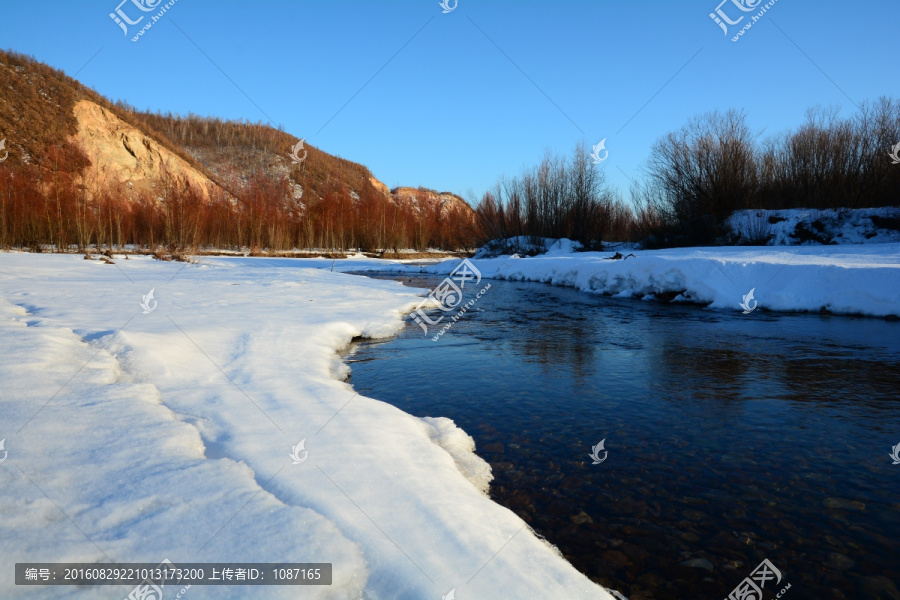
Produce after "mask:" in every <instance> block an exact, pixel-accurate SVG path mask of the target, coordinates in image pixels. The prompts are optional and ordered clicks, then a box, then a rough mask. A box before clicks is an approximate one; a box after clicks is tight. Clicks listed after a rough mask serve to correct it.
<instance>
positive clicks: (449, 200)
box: [391, 187, 474, 216]
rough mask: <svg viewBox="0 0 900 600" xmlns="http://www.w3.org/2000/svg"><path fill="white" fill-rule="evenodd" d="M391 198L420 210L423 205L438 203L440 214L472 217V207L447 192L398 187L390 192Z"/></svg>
mask: <svg viewBox="0 0 900 600" xmlns="http://www.w3.org/2000/svg"><path fill="white" fill-rule="evenodd" d="M391 196H392V197H393V198H394V202H396V203H398V204H407V205H414V206H415V205H417V206H418V207H419V208H420V209H421V208H422V205H423V204H430V203H431V202H440V206H441V214H443V215H447V214H449V213H454V212H456V213H461V214H464V215H467V216H468V215H472V214H473V212H474V211H473V210H472V207H471V206H469V203H468V202H466V201H465V200H463V199H462V198H460V197H459V196H457V195H456V194H451V193H449V192H436V191H434V190H429V189H426V188H411V187H398V188H394V189H392V190H391Z"/></svg>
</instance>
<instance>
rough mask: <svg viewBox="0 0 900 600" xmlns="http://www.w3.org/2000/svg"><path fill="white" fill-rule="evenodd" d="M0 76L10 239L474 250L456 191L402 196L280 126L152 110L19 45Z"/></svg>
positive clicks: (2, 60) (1, 62) (6, 241)
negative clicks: (112, 97)
mask: <svg viewBox="0 0 900 600" xmlns="http://www.w3.org/2000/svg"><path fill="white" fill-rule="evenodd" d="M0 84H2V85H3V86H4V88H5V89H7V90H11V93H7V94H5V95H4V97H3V98H2V100H0V102H2V104H0V106H2V111H0V139H5V146H6V150H7V151H8V155H7V158H6V160H5V161H3V163H2V168H3V169H5V170H7V171H8V172H9V175H10V176H9V177H8V178H0V195H2V200H0V202H2V206H0V209H2V215H3V219H2V221H0V245H3V246H4V247H11V246H16V247H21V246H32V247H39V246H40V245H42V244H52V245H55V246H56V247H57V248H60V249H63V248H70V247H72V246H75V247H78V248H85V247H88V246H92V245H98V246H99V245H103V244H114V245H123V244H135V245H141V246H151V247H152V246H156V245H158V244H166V245H169V246H173V247H178V248H190V247H203V246H214V247H217V248H238V247H250V248H270V249H275V250H283V249H292V248H314V247H315V248H329V249H331V248H336V249H345V248H362V249H365V250H376V249H385V248H395V249H396V248H403V247H415V248H418V249H424V248H427V247H442V248H447V249H458V248H461V247H466V246H471V245H472V241H471V240H472V238H473V226H474V213H473V211H472V209H471V207H469V205H468V204H466V203H465V202H464V201H463V200H462V199H461V198H459V197H458V196H454V195H452V194H437V193H436V192H432V191H430V190H428V191H427V193H419V192H418V191H415V193H412V194H410V193H408V192H407V190H410V188H399V189H400V190H403V191H402V192H401V193H400V194H399V195H394V194H392V193H391V192H390V191H389V190H388V188H387V186H385V185H384V184H383V183H381V182H380V181H378V179H376V178H375V177H374V175H373V174H372V173H371V172H370V171H369V170H368V169H367V168H366V167H365V166H363V165H360V164H358V163H354V162H351V161H348V160H345V159H343V158H339V157H337V156H333V155H331V154H328V153H327V152H324V151H322V150H320V149H318V148H315V147H313V146H310V145H308V144H303V147H302V150H299V151H298V157H299V158H301V159H302V160H300V161H297V160H293V159H292V158H291V156H290V152H291V150H292V148H293V147H296V144H297V143H298V142H299V141H300V140H299V139H298V138H296V137H295V136H292V135H290V134H288V133H286V132H284V131H280V130H278V129H275V128H273V127H270V126H267V125H264V124H261V123H249V122H243V121H239V122H235V121H223V120H221V119H217V118H215V117H200V116H196V115H188V116H185V117H182V116H177V115H172V114H165V115H163V114H154V113H147V112H141V111H138V110H136V109H134V108H133V107H131V106H129V105H128V104H126V103H124V102H118V103H112V102H110V101H109V100H108V99H106V98H104V97H103V96H101V95H100V94H98V93H96V92H95V91H93V90H91V89H89V88H87V87H86V86H84V85H82V84H81V83H79V82H78V81H76V80H75V79H73V78H71V77H68V76H67V75H65V74H64V73H63V72H62V71H59V70H57V69H53V68H52V67H49V66H47V65H45V64H43V63H40V62H38V61H36V60H34V59H32V58H29V57H27V56H24V55H21V54H18V53H15V52H2V51H0ZM449 197H452V199H450V200H449V201H448V200H447V198H449ZM448 202H449V203H448ZM438 205H439V208H438V209H435V206H438Z"/></svg>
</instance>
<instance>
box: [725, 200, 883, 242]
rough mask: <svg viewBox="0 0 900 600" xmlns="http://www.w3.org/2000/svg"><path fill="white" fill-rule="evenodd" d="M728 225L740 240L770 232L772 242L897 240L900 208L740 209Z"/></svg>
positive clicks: (765, 234) (750, 238)
mask: <svg viewBox="0 0 900 600" xmlns="http://www.w3.org/2000/svg"><path fill="white" fill-rule="evenodd" d="M879 225H880V226H879ZM726 226H727V227H728V229H729V230H730V231H731V232H732V235H733V236H734V238H735V239H736V240H737V241H743V242H747V241H751V242H752V241H755V239H754V238H759V237H760V236H762V237H766V236H767V235H768V236H771V239H770V240H769V241H768V243H767V245H769V246H786V245H794V244H823V243H826V244H886V243H898V242H900V209H898V208H895V207H884V208H860V209H822V210H820V209H788V210H738V211H735V212H734V213H733V214H732V215H731V217H729V219H728V220H727V221H726ZM798 226H799V227H800V228H799V229H798Z"/></svg>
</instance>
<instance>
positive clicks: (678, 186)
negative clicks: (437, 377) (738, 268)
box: [477, 98, 900, 247]
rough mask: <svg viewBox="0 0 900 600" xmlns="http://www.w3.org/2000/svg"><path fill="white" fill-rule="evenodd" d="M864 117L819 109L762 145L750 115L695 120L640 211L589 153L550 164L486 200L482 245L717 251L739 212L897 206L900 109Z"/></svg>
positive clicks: (669, 145) (649, 172)
mask: <svg viewBox="0 0 900 600" xmlns="http://www.w3.org/2000/svg"><path fill="white" fill-rule="evenodd" d="M858 108H859V110H857V111H855V112H854V113H853V114H852V115H851V116H848V117H844V118H842V117H840V115H839V113H840V111H839V109H837V108H821V107H817V108H813V109H810V110H809V111H808V113H807V119H806V121H805V122H804V123H803V124H802V125H801V126H800V127H799V128H797V129H796V130H794V131H790V132H787V133H784V134H781V135H777V136H774V137H770V138H767V139H764V140H762V141H760V139H759V138H760V136H759V134H757V133H754V132H753V131H752V130H751V128H750V126H749V125H748V123H747V116H746V114H745V113H743V112H741V111H736V110H730V111H728V112H725V113H721V112H711V113H707V114H704V115H701V116H699V117H695V118H693V119H691V120H690V121H688V123H687V124H685V125H684V126H683V127H681V128H680V129H678V130H677V131H674V132H671V133H668V134H666V135H665V136H663V137H662V138H660V139H659V140H658V141H657V142H656V143H655V144H654V145H653V147H652V148H651V151H650V158H649V159H648V160H647V162H646V164H645V166H644V173H643V175H644V177H643V178H642V179H641V180H640V181H639V182H637V183H635V184H634V185H633V187H632V189H631V204H630V205H628V204H625V203H623V202H622V201H621V200H619V198H618V196H617V194H616V192H614V191H612V190H610V189H609V187H608V186H607V185H606V183H605V179H604V176H603V171H602V170H601V168H600V167H597V166H595V165H592V164H591V162H590V160H589V158H588V156H587V154H586V150H585V148H584V147H583V146H579V147H577V148H576V150H575V152H574V153H573V155H572V157H571V158H561V157H554V156H547V157H545V158H544V160H543V161H542V162H541V163H540V165H538V166H537V167H535V168H533V169H531V170H528V171H526V172H525V173H524V174H523V175H521V176H520V177H517V178H514V179H512V180H504V181H501V182H500V183H498V184H497V185H496V187H495V188H494V189H493V190H491V191H489V192H488V193H486V194H485V195H484V196H483V198H482V200H481V202H480V204H479V206H478V208H477V212H478V216H479V221H480V225H481V227H482V231H481V234H482V238H481V239H482V240H483V241H487V240H492V239H497V238H505V237H512V236H520V235H524V236H534V237H554V238H557V237H568V238H570V239H573V240H576V241H579V242H581V243H582V244H584V245H585V246H586V247H598V246H599V245H600V244H601V243H602V241H604V240H615V241H642V242H644V244H645V246H647V247H663V246H678V245H691V244H713V243H716V242H717V241H718V240H721V239H722V235H723V234H724V230H723V224H724V221H725V220H726V219H727V218H728V216H729V215H731V214H732V213H733V212H734V211H735V210H742V209H767V210H775V209H788V208H874V207H881V206H897V205H898V204H900V166H898V165H895V164H892V161H891V158H890V157H889V152H890V150H891V148H892V147H893V146H894V145H895V144H897V143H900V100H897V99H890V98H880V99H879V100H877V101H875V102H864V103H863V104H861V105H860V106H859V107H858Z"/></svg>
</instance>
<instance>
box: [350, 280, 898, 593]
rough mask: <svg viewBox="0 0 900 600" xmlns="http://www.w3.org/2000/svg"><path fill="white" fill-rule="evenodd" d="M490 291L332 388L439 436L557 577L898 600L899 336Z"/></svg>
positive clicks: (851, 326)
mask: <svg viewBox="0 0 900 600" xmlns="http://www.w3.org/2000/svg"><path fill="white" fill-rule="evenodd" d="M385 278H390V279H401V278H400V277H399V276H391V277H385ZM440 279H441V278H423V277H416V278H413V279H412V280H410V278H409V277H403V278H402V279H401V280H402V281H404V282H408V283H409V284H410V285H415V286H416V287H425V288H431V287H433V286H434V285H436V284H437V283H438V282H439V281H440ZM485 283H487V282H486V281H485V282H482V285H481V286H479V287H482V286H483V285H484V284H485ZM490 283H491V286H492V287H491V289H490V290H489V291H488V292H487V293H486V295H485V296H484V297H482V298H481V299H480V300H479V301H478V303H477V304H476V306H475V309H474V311H470V312H468V313H467V314H465V315H464V316H463V318H462V319H461V320H460V321H458V322H457V323H456V324H454V326H453V328H452V329H451V330H450V331H449V332H448V333H446V334H445V335H444V336H443V337H442V338H441V339H440V340H439V341H437V342H434V341H432V340H431V338H430V337H423V332H422V330H421V329H420V328H419V327H418V326H416V325H415V324H413V323H409V324H408V326H407V327H406V329H405V331H404V332H403V333H402V334H401V335H400V337H399V338H398V339H394V340H391V341H389V342H381V343H373V342H362V343H359V344H358V345H357V346H356V347H355V349H354V350H353V352H352V356H349V357H348V358H347V360H348V362H349V363H350V365H351V367H352V371H353V373H352V383H353V385H354V386H355V388H356V389H357V390H359V391H360V392H361V393H363V394H365V395H367V396H371V397H374V398H378V399H380V400H384V401H385V402H389V403H391V404H393V405H395V406H397V407H398V408H400V409H402V410H404V411H406V412H408V413H411V414H413V415H417V416H433V417H438V416H440V417H449V418H451V419H453V420H454V421H455V422H456V424H457V425H459V426H460V427H462V428H463V429H464V430H465V431H466V432H468V433H469V434H470V435H471V436H472V437H473V438H474V439H475V442H476V445H477V450H476V451H477V453H478V455H479V456H481V457H482V458H484V459H485V460H487V461H488V462H489V463H490V464H491V466H492V467H493V472H494V481H493V482H492V484H491V497H492V498H494V499H495V500H496V501H497V502H499V503H500V504H503V505H504V506H506V507H508V508H510V509H511V510H513V511H514V512H516V513H517V514H518V515H519V516H520V517H522V519H524V520H525V521H526V522H527V523H528V524H529V525H530V526H531V527H532V528H534V529H535V530H536V531H537V532H538V533H540V534H541V535H543V536H545V537H546V538H547V539H548V540H549V541H550V542H551V543H553V544H554V545H556V546H557V547H558V548H559V549H560V550H561V551H562V552H563V554H564V555H565V556H566V557H567V558H568V559H569V560H570V561H571V562H572V564H574V565H575V567H576V568H578V569H579V570H580V571H582V572H583V573H585V574H587V575H588V576H589V577H590V578H591V579H593V580H594V581H597V582H599V583H601V584H602V585H604V586H607V587H610V588H613V589H617V590H619V591H621V592H622V593H624V594H625V595H626V596H628V597H629V598H630V599H631V600H645V599H649V598H653V599H658V600H662V599H667V600H669V599H671V600H675V599H679V600H684V599H708V600H721V599H723V598H727V597H728V595H729V593H730V592H731V591H732V590H733V589H734V588H735V587H736V586H737V585H738V584H739V583H740V582H741V581H742V580H743V579H744V578H745V577H748V576H750V573H751V571H753V570H754V569H755V568H756V566H757V565H758V564H759V563H760V562H761V561H762V560H763V559H766V558H768V559H769V560H770V561H771V562H772V564H774V565H775V566H776V567H777V568H778V569H779V570H780V571H781V574H782V580H781V582H780V584H779V585H778V586H775V585H774V583H773V582H771V581H770V582H768V583H767V585H766V586H765V588H764V589H763V592H764V594H763V598H764V599H766V600H768V599H769V598H775V595H776V593H778V592H779V591H781V589H783V588H784V587H785V586H787V585H788V584H790V589H788V590H787V592H785V593H784V594H783V595H782V598H785V599H787V600H800V599H807V598H809V599H828V598H852V599H863V600H868V599H900V592H898V591H897V588H898V587H900V465H893V464H892V460H891V458H890V457H889V454H890V452H891V449H892V447H893V446H894V445H896V444H900V400H898V395H900V323H895V322H886V321H883V320H879V319H863V318H848V317H823V316H818V315H774V314H771V313H764V312H762V311H756V312H754V313H751V314H750V315H746V316H745V315H743V314H741V312H740V310H735V311H734V312H728V313H723V312H715V311H708V310H703V309H701V308H697V307H693V306H679V305H670V304H662V303H655V302H641V301H636V300H627V299H622V300H620V299H613V298H606V297H599V296H593V295H590V294H585V293H581V292H576V291H574V290H570V289H563V288H555V287H551V286H547V285H542V284H533V283H512V282H502V281H491V282H490ZM603 439H605V440H606V443H605V447H606V450H607V451H608V455H607V459H606V460H605V461H603V462H602V463H600V464H597V465H594V464H592V462H593V461H592V460H591V459H590V458H589V457H588V454H589V452H590V451H591V447H592V446H594V445H595V444H597V443H598V442H600V441H601V440H603ZM603 456H604V455H603V453H602V452H600V457H601V458H602V457H603ZM748 598H752V597H748ZM754 600H756V599H755V598H754Z"/></svg>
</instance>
